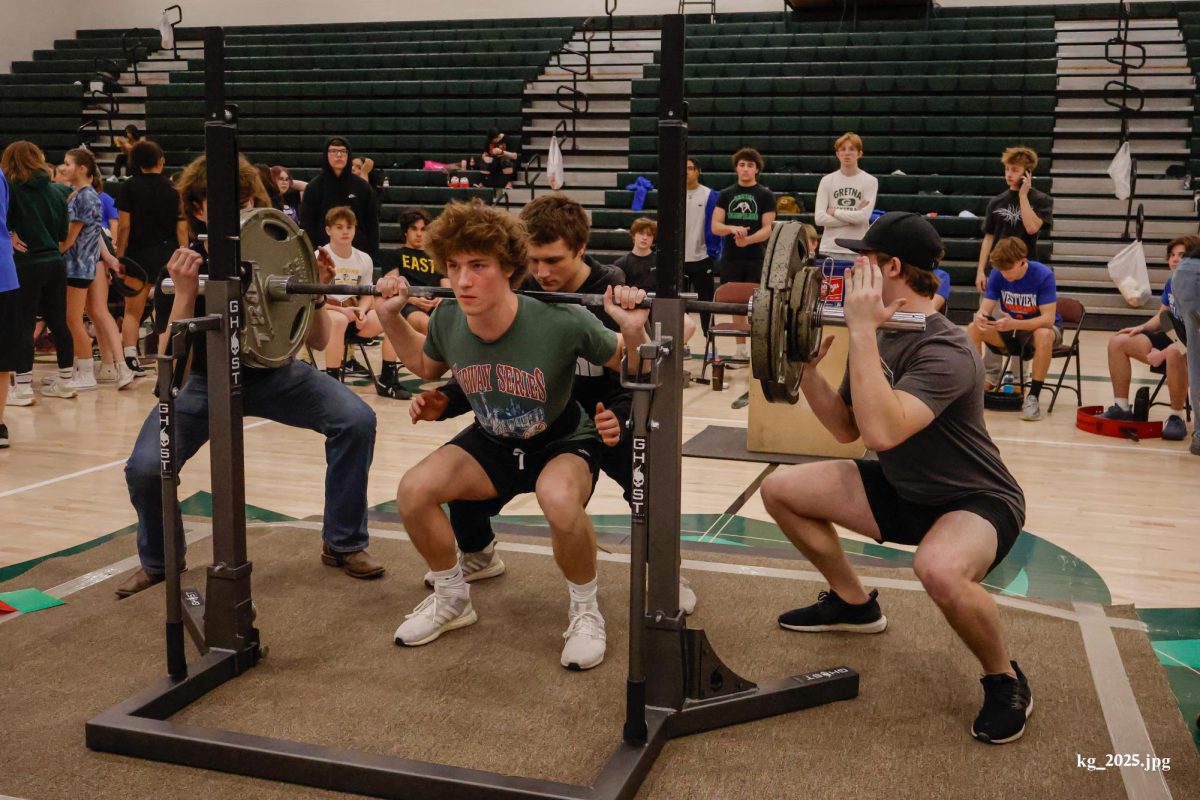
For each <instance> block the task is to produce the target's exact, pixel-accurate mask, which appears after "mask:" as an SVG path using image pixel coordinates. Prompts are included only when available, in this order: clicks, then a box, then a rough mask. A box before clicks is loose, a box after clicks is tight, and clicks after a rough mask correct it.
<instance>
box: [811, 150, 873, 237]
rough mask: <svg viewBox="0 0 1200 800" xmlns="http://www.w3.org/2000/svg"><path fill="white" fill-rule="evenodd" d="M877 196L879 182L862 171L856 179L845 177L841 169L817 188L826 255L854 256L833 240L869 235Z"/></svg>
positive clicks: (817, 207)
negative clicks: (868, 230)
mask: <svg viewBox="0 0 1200 800" xmlns="http://www.w3.org/2000/svg"><path fill="white" fill-rule="evenodd" d="M878 194H879V179H878V178H876V177H875V176H874V175H871V174H869V173H867V172H863V171H862V170H859V171H858V172H857V173H856V174H854V175H844V174H842V171H841V170H840V169H839V170H837V171H835V172H831V173H829V174H828V175H826V176H825V177H824V178H821V183H820V184H819V185H818V186H817V203H816V209H815V214H814V217H815V220H816V223H817V224H818V225H820V226H821V228H822V230H821V252H822V253H823V254H828V253H845V254H848V255H850V254H851V252H850V251H849V250H847V249H846V248H844V247H839V246H838V245H837V244H836V243H835V242H834V241H833V240H834V239H861V238H862V237H863V236H865V235H866V233H867V228H869V227H870V226H871V212H872V211H874V210H875V198H876V196H877V195H878ZM864 200H865V201H866V204H865V205H863V201H864ZM859 206H862V207H861V208H860V207H859ZM830 208H832V209H833V210H834V213H833V214H832V215H831V214H830V213H829V209H830Z"/></svg>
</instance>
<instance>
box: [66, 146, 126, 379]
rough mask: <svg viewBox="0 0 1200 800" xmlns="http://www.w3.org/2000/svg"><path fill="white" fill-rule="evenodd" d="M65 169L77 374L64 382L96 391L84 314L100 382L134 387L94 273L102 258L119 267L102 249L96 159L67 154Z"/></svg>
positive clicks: (98, 273) (100, 276) (70, 318)
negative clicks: (98, 356)
mask: <svg viewBox="0 0 1200 800" xmlns="http://www.w3.org/2000/svg"><path fill="white" fill-rule="evenodd" d="M64 166H65V167H66V168H67V175H68V176H69V177H70V178H71V180H72V185H73V187H74V189H75V191H74V192H73V193H72V194H71V199H70V201H69V202H68V203H67V217H68V220H69V224H68V229H67V238H66V241H65V242H63V243H62V247H61V249H62V251H63V255H64V257H65V260H66V263H67V325H68V327H69V328H70V329H71V338H72V341H73V342H74V349H75V371H74V374H73V376H72V378H71V381H70V382H69V383H68V386H70V387H71V388H72V389H75V390H76V391H87V390H91V389H95V388H96V385H97V376H96V364H95V361H94V360H93V358H92V337H91V335H90V334H89V333H88V331H87V327H86V326H85V325H84V324H83V313H84V309H85V307H86V309H87V314H88V316H89V317H90V318H91V320H92V325H93V327H94V328H95V329H96V339H97V341H98V342H99V344H100V345H101V348H100V351H101V356H102V364H103V366H102V367H101V370H100V379H101V380H103V381H104V382H105V383H116V384H117V388H118V389H124V388H125V387H126V386H129V384H131V383H133V371H132V370H130V369H129V366H128V365H127V364H126V363H125V362H124V361H123V360H122V358H121V334H120V333H119V332H118V331H117V323H116V321H115V320H114V319H113V318H112V314H110V313H109V311H108V277H107V273H106V272H105V271H104V270H102V269H101V270H98V269H97V266H98V264H99V262H100V261H101V259H103V260H104V263H105V265H107V266H108V267H110V268H112V269H117V270H119V269H120V264H119V262H118V261H117V259H116V258H115V257H114V256H112V255H110V254H109V252H108V250H107V248H106V247H105V246H104V241H103V236H102V231H103V230H104V210H103V206H102V204H101V202H100V194H99V192H100V190H101V189H103V188H104V184H103V183H101V181H100V171H99V169H98V168H97V167H96V159H95V158H94V157H93V156H92V154H91V153H90V152H88V151H87V150H83V149H75V150H69V151H67V155H66V160H65V162H64Z"/></svg>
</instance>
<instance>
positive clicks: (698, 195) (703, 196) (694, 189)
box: [683, 158, 721, 336]
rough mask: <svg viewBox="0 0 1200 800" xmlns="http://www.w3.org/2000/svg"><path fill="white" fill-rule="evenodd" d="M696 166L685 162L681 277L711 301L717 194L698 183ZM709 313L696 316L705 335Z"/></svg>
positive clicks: (716, 252) (717, 249)
mask: <svg viewBox="0 0 1200 800" xmlns="http://www.w3.org/2000/svg"><path fill="white" fill-rule="evenodd" d="M700 175H701V170H700V165H699V164H697V163H696V159H694V158H689V159H688V160H687V201H686V203H687V204H686V206H685V217H684V234H683V237H684V238H683V274H684V276H685V277H687V279H688V282H689V283H691V287H692V291H693V292H695V293H696V296H697V297H698V298H699V299H700V300H712V298H713V291H714V288H715V287H714V280H713V272H714V263H715V262H714V259H716V258H717V257H718V256H720V255H721V237H720V236H717V235H716V234H715V233H713V231H712V215H713V209H715V208H716V207H717V193H716V192H714V191H713V190H712V189H710V188H708V187H707V186H705V185H703V184H702V183H700ZM711 319H712V314H709V313H703V314H701V315H700V327H701V328H702V329H703V330H704V335H705V336H707V335H708V325H709V322H710V320H711Z"/></svg>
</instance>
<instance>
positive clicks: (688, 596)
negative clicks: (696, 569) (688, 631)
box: [679, 578, 696, 616]
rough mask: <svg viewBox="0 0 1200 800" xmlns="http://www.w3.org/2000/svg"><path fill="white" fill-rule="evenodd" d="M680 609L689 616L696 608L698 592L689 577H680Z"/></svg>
mask: <svg viewBox="0 0 1200 800" xmlns="http://www.w3.org/2000/svg"><path fill="white" fill-rule="evenodd" d="M679 610H680V611H682V612H683V613H685V614H687V615H689V616H690V615H691V613H692V612H693V611H695V610H696V593H695V592H694V591H692V586H691V584H689V583H688V579H687V578H680V579H679Z"/></svg>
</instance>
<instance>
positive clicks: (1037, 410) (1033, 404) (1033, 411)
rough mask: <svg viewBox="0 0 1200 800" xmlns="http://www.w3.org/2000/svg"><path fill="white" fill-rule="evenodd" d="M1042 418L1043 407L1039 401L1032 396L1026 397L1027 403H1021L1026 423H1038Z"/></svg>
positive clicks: (1022, 415) (1022, 416)
mask: <svg viewBox="0 0 1200 800" xmlns="http://www.w3.org/2000/svg"><path fill="white" fill-rule="evenodd" d="M1041 418H1042V407H1041V405H1040V404H1039V403H1038V399H1037V398H1036V397H1034V396H1033V395H1031V394H1027V395H1025V402H1023V403H1021V419H1023V420H1025V421H1026V422H1037V421H1038V420H1040V419H1041Z"/></svg>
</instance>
